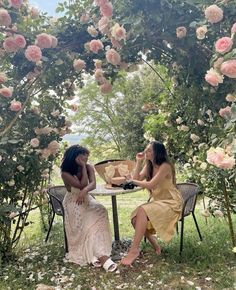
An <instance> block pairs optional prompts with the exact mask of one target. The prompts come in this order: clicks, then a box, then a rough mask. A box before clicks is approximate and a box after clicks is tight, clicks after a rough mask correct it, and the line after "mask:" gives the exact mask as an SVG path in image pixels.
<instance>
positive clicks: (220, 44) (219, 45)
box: [215, 37, 233, 53]
mask: <svg viewBox="0 0 236 290" xmlns="http://www.w3.org/2000/svg"><path fill="white" fill-rule="evenodd" d="M232 46H233V41H232V39H231V38H230V37H222V38H220V39H218V40H217V41H216V43H215V49H216V51H217V52H219V53H225V52H228V51H230V50H231V48H232Z"/></svg>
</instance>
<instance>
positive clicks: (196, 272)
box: [0, 191, 236, 290]
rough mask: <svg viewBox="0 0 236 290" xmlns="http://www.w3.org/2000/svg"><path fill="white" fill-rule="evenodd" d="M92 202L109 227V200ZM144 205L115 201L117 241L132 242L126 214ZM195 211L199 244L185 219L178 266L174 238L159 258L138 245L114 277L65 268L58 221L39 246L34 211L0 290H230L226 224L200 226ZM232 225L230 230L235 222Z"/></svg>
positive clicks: (211, 221)
mask: <svg viewBox="0 0 236 290" xmlns="http://www.w3.org/2000/svg"><path fill="white" fill-rule="evenodd" d="M97 199H98V200H99V201H100V202H101V203H103V204H104V205H105V206H106V207H107V209H108V211H109V215H110V221H111V226H112V217H111V198H110V197H99V198H97ZM146 200H147V193H145V192H144V191H140V192H136V193H131V194H125V195H119V196H118V197H117V205H118V212H119V221H120V236H121V238H125V239H128V238H131V237H132V235H133V229H132V227H131V225H130V221H129V216H130V213H131V212H132V210H133V209H135V208H136V206H137V205H139V204H141V203H143V202H145V201H146ZM201 207H202V202H201V201H199V203H198V207H197V219H198V221H199V225H200V228H201V232H202V235H203V238H204V240H203V242H200V241H199V238H198V235H197V231H196V229H195V226H194V223H193V220H192V217H187V218H186V228H185V235H184V238H185V239H184V251H183V254H182V259H181V262H180V259H179V254H178V253H179V236H177V235H175V237H174V239H173V240H172V241H171V243H169V244H165V243H161V245H162V255H161V256H160V257H157V256H156V255H155V254H154V252H153V250H152V249H151V247H150V246H149V245H148V244H144V243H143V245H142V249H143V253H142V256H141V257H140V258H139V259H138V260H137V261H136V262H135V263H134V265H133V266H132V267H128V268H126V267H123V266H119V267H118V271H117V272H116V273H105V271H104V270H102V269H95V268H92V267H90V266H88V267H83V268H81V267H78V266H77V265H73V264H70V263H65V262H64V260H63V256H64V248H63V231H62V220H61V218H60V217H57V218H56V220H55V223H54V226H53V229H52V232H51V236H50V238H49V242H48V243H47V244H45V243H44V238H45V233H44V232H42V231H41V226H40V222H39V213H38V212H37V211H35V212H34V213H32V214H31V220H32V221H33V222H34V223H33V224H32V225H31V226H30V227H27V228H26V230H25V232H24V236H23V238H22V241H21V243H20V245H19V246H18V249H17V256H16V259H15V260H12V261H10V262H9V264H7V265H5V266H4V267H3V269H2V271H1V272H0V290H5V289H12V290H13V289H14V290H19V289H22V290H25V289H29V290H30V289H36V287H37V285H38V284H46V285H51V286H57V288H56V289H71V290H75V289H76V290H79V289H80V290H86V289H94V290H95V289H97V290H104V289H107V290H110V289H129V290H132V289H173V290H175V289H197V290H200V289H211V290H212V289H213V290H215V289H216V290H217V289H220V290H222V289H236V283H235V282H236V266H235V255H234V254H233V252H232V245H231V240H230V237H229V230H228V225H227V222H226V220H225V219H224V218H220V219H219V218H218V219H216V218H213V217H210V218H208V220H207V224H206V220H205V218H204V217H202V216H201V215H200V214H199V212H200V210H201ZM233 221H234V224H235V222H236V218H235V217H233ZM92 287H95V288H92Z"/></svg>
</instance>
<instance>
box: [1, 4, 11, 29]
mask: <svg viewBox="0 0 236 290" xmlns="http://www.w3.org/2000/svg"><path fill="white" fill-rule="evenodd" d="M10 24H11V16H10V15H9V13H8V11H7V10H6V9H4V8H0V25H3V26H9V25H10Z"/></svg>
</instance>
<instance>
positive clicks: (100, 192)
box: [89, 184, 141, 196]
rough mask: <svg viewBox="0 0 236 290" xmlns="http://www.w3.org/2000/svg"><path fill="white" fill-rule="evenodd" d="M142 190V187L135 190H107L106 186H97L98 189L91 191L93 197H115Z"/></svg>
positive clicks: (114, 188) (116, 188) (120, 188)
mask: <svg viewBox="0 0 236 290" xmlns="http://www.w3.org/2000/svg"><path fill="white" fill-rule="evenodd" d="M139 190H141V188H140V187H134V188H133V189H123V188H122V187H113V188H106V187H105V184H97V187H96V188H95V189H94V190H92V191H90V192H89V193H91V194H92V195H97V196H99V195H110V196H115V195H119V194H125V193H130V192H135V191H139Z"/></svg>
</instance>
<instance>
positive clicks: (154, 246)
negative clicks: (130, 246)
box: [145, 231, 161, 256]
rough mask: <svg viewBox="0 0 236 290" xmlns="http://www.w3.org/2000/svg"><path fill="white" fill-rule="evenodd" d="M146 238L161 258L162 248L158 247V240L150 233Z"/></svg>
mask: <svg viewBox="0 0 236 290" xmlns="http://www.w3.org/2000/svg"><path fill="white" fill-rule="evenodd" d="M145 237H146V238H147V239H148V241H149V242H150V244H151V245H152V247H153V248H154V250H155V252H156V254H157V255H158V256H159V255H160V254H161V247H160V246H159V245H158V243H157V240H156V238H155V237H153V235H151V234H150V233H149V232H148V231H146V233H145Z"/></svg>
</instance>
